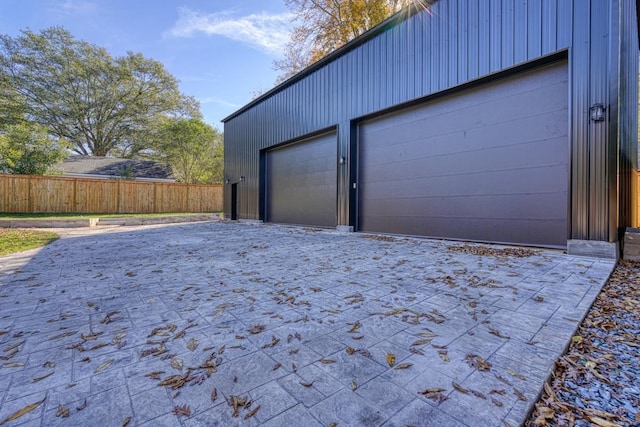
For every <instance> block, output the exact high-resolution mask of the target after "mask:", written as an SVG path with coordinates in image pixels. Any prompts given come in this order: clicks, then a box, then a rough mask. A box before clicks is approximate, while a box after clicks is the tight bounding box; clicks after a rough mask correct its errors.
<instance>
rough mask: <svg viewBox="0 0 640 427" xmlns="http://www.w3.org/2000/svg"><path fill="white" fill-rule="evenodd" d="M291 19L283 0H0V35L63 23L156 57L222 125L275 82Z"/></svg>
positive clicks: (81, 35) (96, 39)
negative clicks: (256, 92) (257, 92)
mask: <svg viewBox="0 0 640 427" xmlns="http://www.w3.org/2000/svg"><path fill="white" fill-rule="evenodd" d="M291 20H292V16H291V15H290V14H289V13H288V10H287V8H286V7H285V5H284V1H283V0H0V33H2V34H8V35H10V36H12V37H13V36H17V35H18V34H19V32H20V30H22V29H26V28H29V29H31V30H32V31H35V32H37V31H39V30H41V29H44V28H47V27H51V26H63V27H65V28H66V29H67V30H69V31H70V32H71V33H72V34H73V35H74V36H75V37H76V38H78V39H82V40H86V41H88V42H90V43H93V44H96V45H99V46H103V47H105V48H107V49H108V50H109V52H110V53H111V54H112V55H116V56H118V55H123V54H125V53H126V52H127V51H133V52H141V53H142V54H143V55H144V56H145V57H149V58H153V59H155V60H158V61H160V62H162V63H163V64H164V65H165V67H166V68H167V70H168V71H169V72H170V73H171V74H173V75H174V76H176V77H177V78H178V79H179V80H180V81H181V83H180V88H181V90H182V92H183V93H185V94H187V95H192V96H195V97H196V98H197V99H198V100H199V101H200V104H201V109H202V112H203V114H204V116H205V121H207V122H208V123H210V124H212V125H214V126H216V127H217V128H218V129H221V130H222V124H221V123H220V120H221V119H222V118H224V117H226V116H227V115H229V114H230V113H232V112H233V111H235V110H237V109H238V108H240V107H241V106H243V105H244V104H246V103H247V102H249V101H250V100H251V99H252V95H253V93H254V92H255V91H265V90H268V89H270V88H271V87H273V85H274V82H275V79H276V78H277V76H278V72H276V71H274V70H273V61H274V60H275V59H278V58H279V57H280V55H281V52H282V47H283V45H284V43H286V41H287V38H288V32H289V30H290V29H291V26H292V24H291Z"/></svg>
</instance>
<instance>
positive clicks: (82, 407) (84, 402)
mask: <svg viewBox="0 0 640 427" xmlns="http://www.w3.org/2000/svg"><path fill="white" fill-rule="evenodd" d="M86 407H87V399H84V401H83V402H82V403H81V404H80V406H76V411H82V410H83V409H84V408H86Z"/></svg>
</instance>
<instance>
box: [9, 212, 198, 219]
mask: <svg viewBox="0 0 640 427" xmlns="http://www.w3.org/2000/svg"><path fill="white" fill-rule="evenodd" d="M206 213H207V212H202V213H192V212H190V213H178V212H172V213H150V214H125V213H121V214H101V213H87V214H83V213H0V219H87V218H144V217H147V218H152V217H158V216H184V215H204V214H206Z"/></svg>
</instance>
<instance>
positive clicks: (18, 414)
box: [0, 397, 47, 426]
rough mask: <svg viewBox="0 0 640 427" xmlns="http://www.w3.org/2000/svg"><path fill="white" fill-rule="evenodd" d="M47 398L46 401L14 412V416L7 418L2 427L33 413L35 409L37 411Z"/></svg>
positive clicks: (0, 424)
mask: <svg viewBox="0 0 640 427" xmlns="http://www.w3.org/2000/svg"><path fill="white" fill-rule="evenodd" d="M46 399H47V398H46V397H45V398H44V399H42V400H41V401H40V402H36V403H32V404H30V405H27V406H25V407H24V408H22V409H20V410H18V411H16V412H14V413H13V414H11V415H9V416H8V417H7V418H5V419H4V420H3V421H2V422H1V423H0V426H3V425H5V424H8V423H10V422H11V421H13V420H17V419H18V418H20V417H21V416H23V415H26V414H28V413H29V412H31V411H33V410H34V409H36V408H37V407H38V406H40V405H42V402H44V401H45V400H46Z"/></svg>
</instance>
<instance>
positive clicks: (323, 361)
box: [320, 359, 336, 365]
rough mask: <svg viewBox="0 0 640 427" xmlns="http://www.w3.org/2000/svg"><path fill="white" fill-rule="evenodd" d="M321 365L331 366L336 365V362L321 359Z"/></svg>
mask: <svg viewBox="0 0 640 427" xmlns="http://www.w3.org/2000/svg"><path fill="white" fill-rule="evenodd" d="M320 363H322V364H325V365H331V364H332V363H336V361H335V360H333V359H320Z"/></svg>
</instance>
